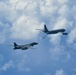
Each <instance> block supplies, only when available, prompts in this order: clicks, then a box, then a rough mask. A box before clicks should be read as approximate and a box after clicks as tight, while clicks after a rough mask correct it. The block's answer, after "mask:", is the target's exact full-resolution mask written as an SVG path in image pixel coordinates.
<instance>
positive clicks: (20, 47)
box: [13, 42, 38, 50]
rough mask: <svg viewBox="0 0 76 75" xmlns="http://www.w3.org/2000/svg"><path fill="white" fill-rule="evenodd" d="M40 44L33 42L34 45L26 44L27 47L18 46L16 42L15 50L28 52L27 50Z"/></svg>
mask: <svg viewBox="0 0 76 75" xmlns="http://www.w3.org/2000/svg"><path fill="white" fill-rule="evenodd" d="M37 44H38V43H36V42H32V43H29V44H25V45H17V44H16V43H15V42H14V48H13V49H14V50H16V49H21V50H27V49H29V48H31V47H33V46H34V45H37ZM32 49H34V48H32Z"/></svg>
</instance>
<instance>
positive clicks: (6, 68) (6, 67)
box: [0, 60, 14, 71]
mask: <svg viewBox="0 0 76 75" xmlns="http://www.w3.org/2000/svg"><path fill="white" fill-rule="evenodd" d="M13 67H14V62H13V61H12V60H10V61H9V62H7V63H5V64H4V66H2V67H1V68H0V71H6V70H8V69H10V68H13Z"/></svg>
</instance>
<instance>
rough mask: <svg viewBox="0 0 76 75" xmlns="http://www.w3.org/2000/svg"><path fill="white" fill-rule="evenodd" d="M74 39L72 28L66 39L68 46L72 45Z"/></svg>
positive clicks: (75, 34) (74, 32) (75, 33)
mask: <svg viewBox="0 0 76 75" xmlns="http://www.w3.org/2000/svg"><path fill="white" fill-rule="evenodd" d="M75 39H76V28H73V29H72V30H71V32H70V34H69V37H68V40H67V42H68V44H73V43H74V41H75Z"/></svg>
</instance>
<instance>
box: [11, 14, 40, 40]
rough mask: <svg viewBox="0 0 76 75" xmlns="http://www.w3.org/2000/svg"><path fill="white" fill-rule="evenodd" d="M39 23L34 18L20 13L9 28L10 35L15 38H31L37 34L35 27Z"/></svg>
mask: <svg viewBox="0 0 76 75" xmlns="http://www.w3.org/2000/svg"><path fill="white" fill-rule="evenodd" d="M39 27H40V24H39V23H38V21H37V19H36V18H32V17H29V16H24V15H22V16H21V17H20V18H19V19H18V20H17V21H16V23H14V24H13V26H12V28H11V33H12V34H11V37H13V38H17V39H27V40H28V39H33V38H36V37H37V35H38V33H39V32H38V31H37V30H36V28H39Z"/></svg>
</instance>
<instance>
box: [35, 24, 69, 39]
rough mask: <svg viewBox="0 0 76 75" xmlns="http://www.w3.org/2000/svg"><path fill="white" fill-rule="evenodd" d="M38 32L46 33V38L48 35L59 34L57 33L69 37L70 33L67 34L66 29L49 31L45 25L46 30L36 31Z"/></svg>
mask: <svg viewBox="0 0 76 75" xmlns="http://www.w3.org/2000/svg"><path fill="white" fill-rule="evenodd" d="M36 30H41V31H42V32H44V33H45V34H46V35H45V36H44V37H43V38H45V37H46V36H47V35H48V34H57V33H62V34H63V35H67V34H68V33H66V32H65V29H56V30H51V31H49V30H48V28H47V27H46V25H44V30H42V29H36Z"/></svg>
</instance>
